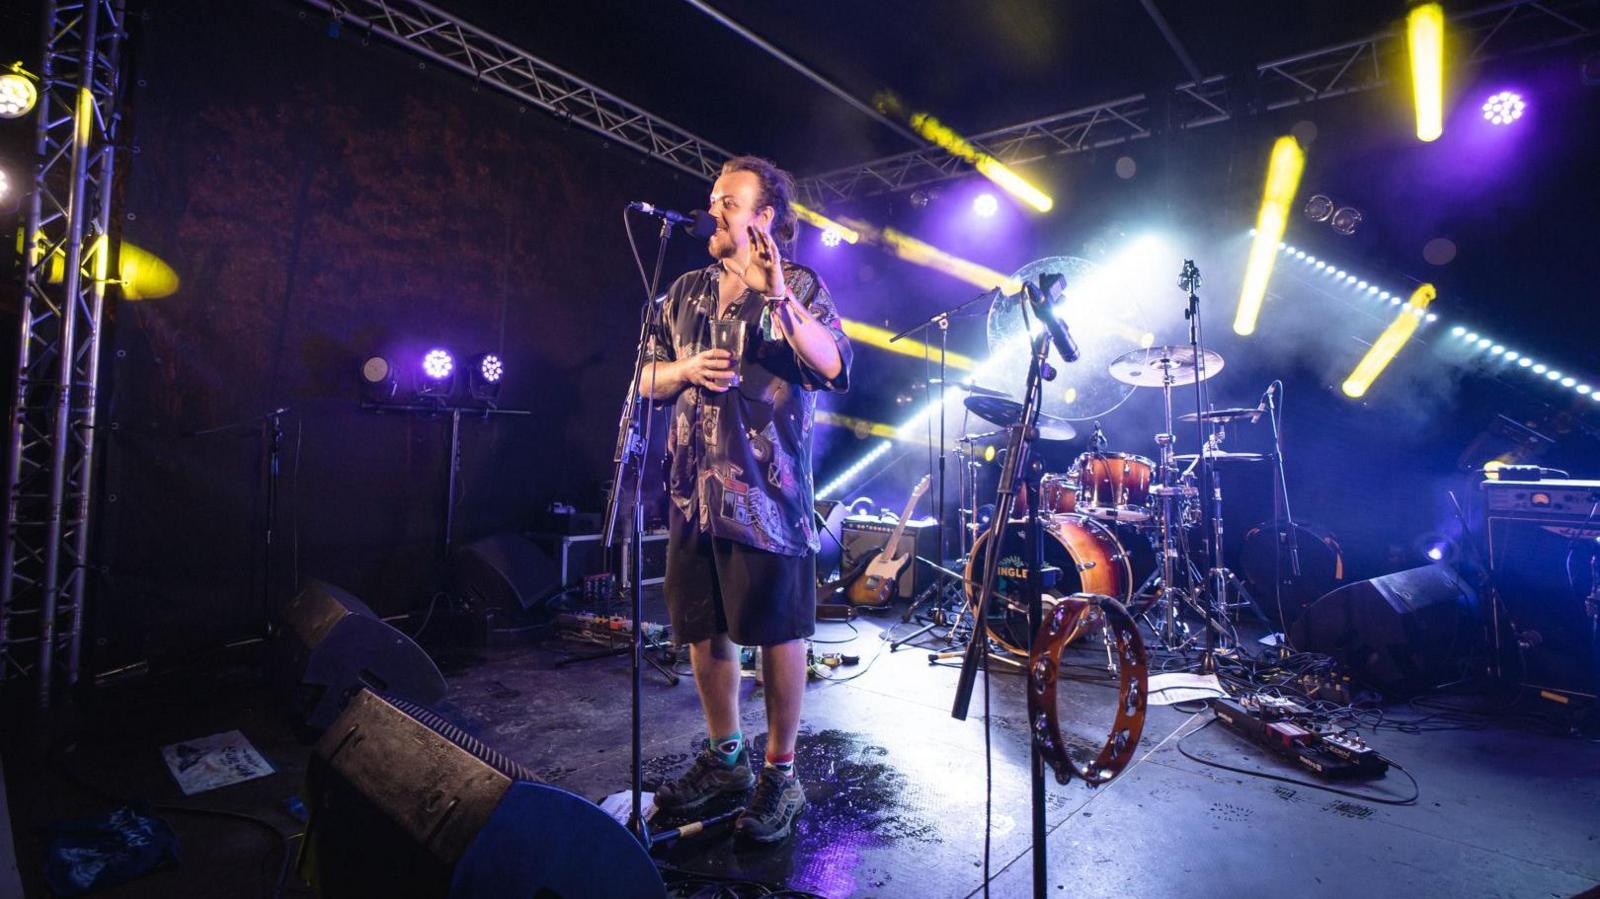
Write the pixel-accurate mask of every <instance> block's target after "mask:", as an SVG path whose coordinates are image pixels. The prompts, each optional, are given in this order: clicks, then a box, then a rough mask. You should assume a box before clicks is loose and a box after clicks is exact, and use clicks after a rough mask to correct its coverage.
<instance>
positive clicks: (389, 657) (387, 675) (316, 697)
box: [274, 581, 445, 732]
mask: <svg viewBox="0 0 1600 899" xmlns="http://www.w3.org/2000/svg"><path fill="white" fill-rule="evenodd" d="M284 624H285V625H286V627H285V628H284V631H283V632H282V633H281V634H279V640H278V644H277V647H276V659H275V661H274V668H275V669H276V670H275V678H276V681H277V685H278V691H279V694H280V695H281V696H283V697H284V698H285V701H286V702H287V705H288V707H289V712H290V714H291V715H292V716H293V717H294V719H295V721H296V722H297V724H299V725H300V726H301V727H302V728H303V729H307V730H310V731H312V732H320V731H321V730H323V729H324V728H326V727H327V726H328V725H330V724H332V723H333V720H334V719H335V718H337V717H339V713H340V711H342V710H343V709H344V706H345V703H347V702H349V701H350V697H352V696H354V695H355V694H356V692H357V691H359V690H360V689H361V688H362V687H370V688H372V689H374V690H383V691H385V692H389V693H392V694H394V695H397V696H400V697H403V698H406V699H410V700H413V701H415V702H421V703H435V702H438V701H439V700H441V699H444V694H445V683H444V675H442V674H440V673H439V668H438V666H437V665H435V664H434V663H433V659H431V658H429V657H428V654H427V652H425V651H424V650H423V649H422V647H420V646H418V645H417V644H416V643H415V642H414V641H413V640H412V639H411V638H410V637H407V636H406V635H405V634H402V633H401V632H400V631H398V630H396V629H395V628H394V627H392V626H390V625H389V623H388V622H386V621H384V620H383V619H381V618H379V617H378V616H377V615H376V614H375V613H374V612H373V611H372V610H371V609H370V608H368V607H367V604H366V603H364V602H362V601H361V600H359V599H356V598H355V597H354V596H351V595H350V594H349V593H346V592H345V591H343V590H341V589H339V588H338V587H335V586H333V585H332V584H327V583H324V582H322V581H311V582H310V583H309V584H307V586H306V588H305V589H304V590H301V591H300V595H298V596H296V597H295V598H294V599H293V600H292V601H290V603H289V605H288V607H287V608H286V609H285V610H284Z"/></svg>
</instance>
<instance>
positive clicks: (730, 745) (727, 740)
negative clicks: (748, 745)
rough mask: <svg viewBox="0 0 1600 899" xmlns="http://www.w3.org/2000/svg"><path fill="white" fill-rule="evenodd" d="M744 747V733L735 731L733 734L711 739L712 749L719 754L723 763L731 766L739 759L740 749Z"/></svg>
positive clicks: (718, 756)
mask: <svg viewBox="0 0 1600 899" xmlns="http://www.w3.org/2000/svg"><path fill="white" fill-rule="evenodd" d="M743 748H744V734H742V733H740V732H739V731H734V732H733V734H732V735H731V736H727V737H717V738H714V739H713V740H712V741H711V751H712V752H714V753H716V754H717V758H719V759H721V760H722V764H724V765H727V766H728V767H729V768H732V767H733V766H734V763H735V762H737V761H738V760H739V751H740V750H741V749H743Z"/></svg>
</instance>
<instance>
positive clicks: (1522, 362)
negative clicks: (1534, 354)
mask: <svg viewBox="0 0 1600 899" xmlns="http://www.w3.org/2000/svg"><path fill="white" fill-rule="evenodd" d="M1532 364H1533V360H1532V359H1529V358H1528V357H1527V356H1523V357H1522V358H1521V359H1518V360H1517V365H1518V366H1520V367H1522V368H1527V367H1528V366H1530V365H1532Z"/></svg>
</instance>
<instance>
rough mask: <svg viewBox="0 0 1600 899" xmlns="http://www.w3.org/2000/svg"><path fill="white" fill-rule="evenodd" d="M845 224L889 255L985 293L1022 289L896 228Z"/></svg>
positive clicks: (1006, 278)
mask: <svg viewBox="0 0 1600 899" xmlns="http://www.w3.org/2000/svg"><path fill="white" fill-rule="evenodd" d="M845 223H846V224H848V225H849V226H850V227H852V228H854V229H855V230H856V231H858V232H860V234H861V239H862V240H865V241H866V242H868V243H870V244H874V245H876V246H878V247H881V248H882V249H884V250H886V251H887V252H890V253H893V254H894V255H896V256H898V257H900V258H901V259H904V260H905V261H907V262H910V263H913V264H915V265H921V266H924V267H926V268H931V269H933V270H935V271H940V272H944V273H945V274H947V275H950V276H952V277H955V278H959V279H961V280H962V281H965V282H967V283H968V284H971V285H973V286H975V287H978V288H981V289H983V290H988V289H989V288H991V287H1003V288H1005V291H1006V293H1016V292H1017V291H1019V290H1021V289H1022V282H1020V281H1018V280H1017V279H1015V278H1012V277H1011V276H1010V275H1006V274H1003V273H1001V272H997V271H995V270H994V269H992V268H989V267H988V266H984V265H979V264H978V263H976V262H969V261H967V260H965V259H962V258H961V257H959V256H956V255H953V254H951V253H946V252H945V251H944V250H941V249H939V248H938V247H936V246H934V245H933V244H930V243H924V242H923V241H920V240H918V239H916V238H915V237H912V236H911V235H909V234H903V233H901V232H899V231H896V230H894V229H893V228H878V227H876V226H874V225H869V224H867V223H866V222H860V221H856V220H855V219H845Z"/></svg>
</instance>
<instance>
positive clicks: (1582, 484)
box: [1481, 480, 1600, 702]
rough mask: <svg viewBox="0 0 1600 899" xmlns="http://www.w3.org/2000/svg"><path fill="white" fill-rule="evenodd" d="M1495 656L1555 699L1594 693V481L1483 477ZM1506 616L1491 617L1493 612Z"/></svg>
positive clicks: (1597, 663) (1599, 689)
mask: <svg viewBox="0 0 1600 899" xmlns="http://www.w3.org/2000/svg"><path fill="white" fill-rule="evenodd" d="M1481 487H1482V490H1483V494H1484V506H1485V514H1484V525H1485V527H1484V530H1485V532H1486V534H1487V537H1488V544H1489V567H1490V570H1491V571H1492V572H1493V574H1494V580H1495V586H1496V587H1497V588H1498V590H1499V593H1500V599H1501V601H1502V602H1503V604H1504V609H1503V616H1502V614H1501V613H1502V609H1500V608H1498V607H1497V608H1496V609H1494V610H1493V611H1494V613H1495V615H1496V619H1497V620H1496V621H1495V622H1494V628H1493V631H1494V635H1495V638H1496V643H1497V649H1499V650H1500V655H1501V664H1502V665H1504V666H1505V670H1506V672H1507V673H1508V674H1518V675H1520V676H1521V682H1522V685H1523V686H1525V687H1529V688H1532V689H1535V690H1538V691H1540V694H1541V695H1542V696H1544V697H1545V698H1547V699H1552V700H1555V701H1558V702H1562V701H1570V699H1572V698H1583V699H1589V700H1593V699H1596V698H1600V637H1597V636H1596V632H1597V630H1600V626H1597V624H1596V622H1597V620H1600V609H1597V606H1600V590H1597V589H1596V587H1595V585H1594V584H1593V583H1592V578H1591V573H1592V572H1593V571H1594V567H1593V566H1591V564H1590V560H1591V558H1592V557H1593V556H1594V555H1595V553H1597V552H1600V548H1597V546H1596V544H1595V537H1596V536H1597V535H1600V481H1570V480H1556V481H1484V482H1483V484H1482V485H1481ZM1502 617H1503V618H1509V620H1499V619H1501V618H1502Z"/></svg>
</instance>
